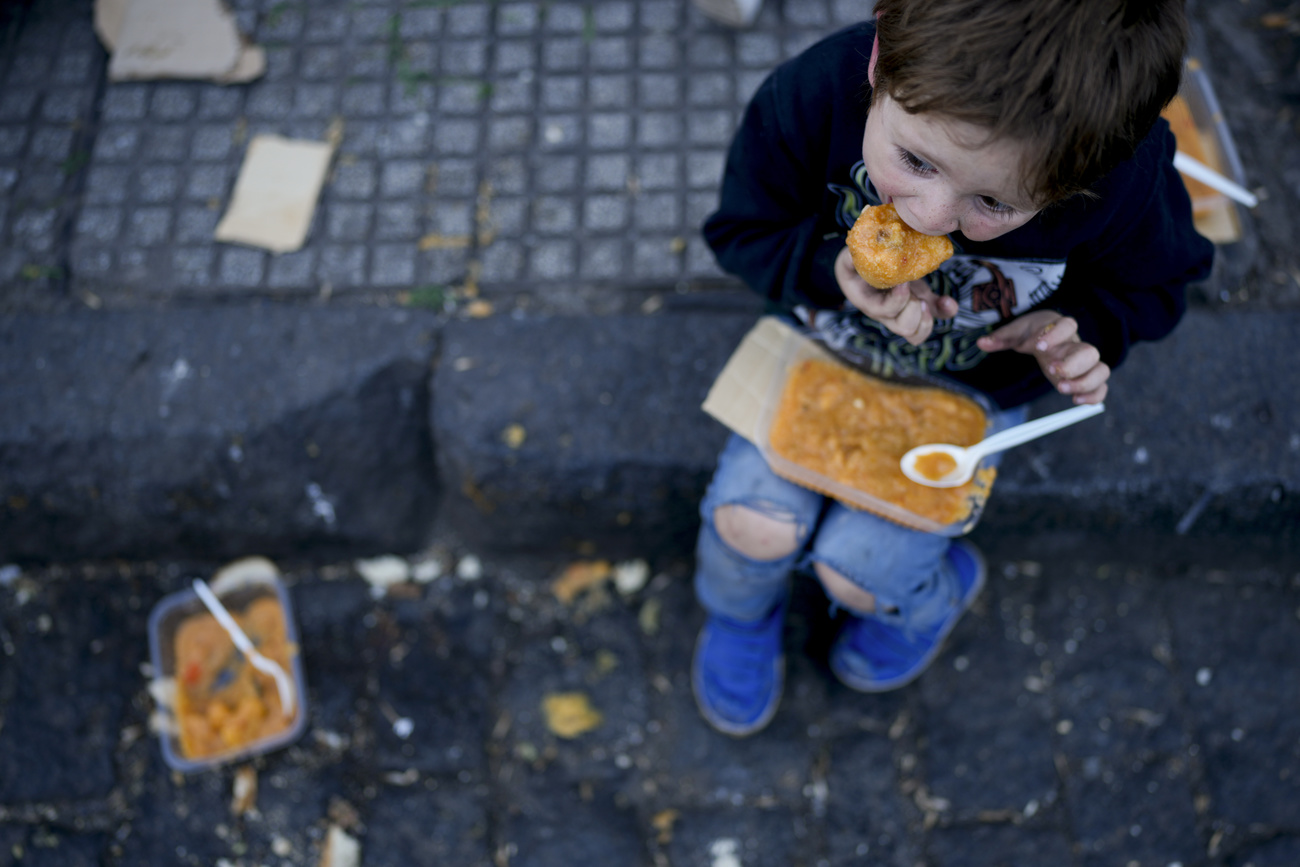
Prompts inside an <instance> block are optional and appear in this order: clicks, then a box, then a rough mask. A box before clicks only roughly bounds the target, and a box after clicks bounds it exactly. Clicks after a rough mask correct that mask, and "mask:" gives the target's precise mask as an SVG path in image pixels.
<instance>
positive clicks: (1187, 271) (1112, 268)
mask: <svg viewBox="0 0 1300 867" xmlns="http://www.w3.org/2000/svg"><path fill="white" fill-rule="evenodd" d="M1174 149H1175V144H1174V137H1173V135H1172V134H1171V133H1170V132H1169V129H1168V126H1167V125H1166V124H1165V122H1164V121H1163V120H1162V121H1159V122H1158V123H1157V125H1156V128H1155V129H1153V130H1152V132H1151V134H1150V135H1148V136H1147V138H1146V139H1145V140H1144V142H1143V143H1142V145H1141V146H1140V147H1139V149H1138V152H1137V153H1136V154H1135V155H1134V157H1133V160H1132V161H1131V162H1130V163H1129V164H1128V169H1127V170H1126V171H1123V172H1119V173H1116V176H1115V177H1112V178H1108V179H1107V180H1106V182H1105V186H1106V188H1107V189H1106V190H1105V191H1104V192H1103V196H1104V197H1106V198H1109V197H1111V196H1114V199H1115V201H1116V206H1115V207H1114V208H1113V209H1112V211H1111V214H1110V219H1109V221H1108V222H1107V225H1106V228H1105V229H1104V230H1103V231H1102V232H1101V233H1099V234H1098V236H1097V237H1096V238H1095V239H1092V240H1090V241H1088V242H1086V243H1084V244H1081V245H1080V246H1079V247H1078V248H1076V249H1075V251H1074V252H1072V253H1071V255H1070V257H1069V261H1068V267H1067V270H1066V277H1065V279H1064V281H1063V282H1062V286H1061V291H1060V293H1059V294H1058V295H1057V296H1056V297H1055V298H1053V299H1052V302H1050V306H1053V307H1055V308H1056V309H1057V310H1059V311H1060V312H1061V313H1064V314H1066V315H1068V316H1073V317H1074V318H1075V319H1076V320H1078V323H1079V337H1080V339H1082V340H1084V341H1086V342H1088V343H1091V344H1092V345H1094V346H1096V347H1097V349H1098V350H1099V351H1100V352H1101V358H1102V360H1103V361H1105V362H1106V363H1107V364H1109V365H1110V366H1111V367H1112V368H1113V367H1117V366H1118V365H1119V364H1120V363H1121V362H1123V360H1124V358H1125V357H1126V356H1127V355H1128V350H1129V347H1130V346H1132V345H1133V344H1134V343H1135V342H1137V341H1141V340H1159V339H1161V338H1163V337H1165V336H1166V335H1168V334H1169V333H1170V332H1171V331H1172V330H1173V329H1174V326H1176V325H1177V324H1178V322H1179V320H1180V319H1181V318H1182V316H1183V314H1184V312H1186V308H1187V301H1186V288H1187V286H1188V284H1190V283H1195V282H1198V281H1201V280H1205V279H1206V278H1207V277H1208V276H1209V274H1210V268H1211V265H1212V264H1213V260H1214V245H1213V244H1211V243H1210V242H1209V241H1207V240H1206V239H1205V238H1203V237H1202V236H1201V235H1199V234H1198V233H1197V231H1196V228H1195V225H1194V224H1193V222H1192V209H1191V200H1190V199H1189V197H1188V195H1187V190H1186V188H1185V187H1184V186H1183V182H1182V179H1181V177H1179V175H1178V172H1177V170H1175V169H1174V167H1173V155H1174Z"/></svg>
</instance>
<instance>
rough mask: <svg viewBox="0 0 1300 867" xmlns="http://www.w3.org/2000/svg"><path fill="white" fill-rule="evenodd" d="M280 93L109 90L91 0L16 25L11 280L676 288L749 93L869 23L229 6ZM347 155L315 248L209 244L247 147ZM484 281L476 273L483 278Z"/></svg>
mask: <svg viewBox="0 0 1300 867" xmlns="http://www.w3.org/2000/svg"><path fill="white" fill-rule="evenodd" d="M231 6H232V8H233V9H234V11H235V13H236V17H237V19H238V21H239V23H240V26H241V28H243V29H244V31H245V32H246V33H248V35H249V36H250V37H251V38H252V39H253V40H255V41H256V42H257V43H258V44H260V45H261V46H263V48H264V49H265V50H266V53H267V61H268V63H267V73H266V75H265V76H264V77H263V78H261V79H260V80H258V81H256V82H254V83H252V84H248V85H239V86H220V85H216V84H210V83H206V82H185V81H161V82H135V83H109V82H107V81H106V80H105V68H106V64H107V56H106V54H105V53H104V51H103V49H102V47H101V46H100V44H99V42H98V40H97V39H96V37H95V35H94V32H93V30H92V27H91V17H92V16H91V7H92V4H91V3H90V0H37V2H35V3H33V4H32V5H31V6H30V8H27V9H26V10H25V11H19V12H14V13H7V14H8V15H9V17H8V18H7V19H6V20H4V21H3V22H0V26H3V27H5V28H7V32H8V33H9V34H10V37H11V39H10V41H11V43H12V44H13V45H14V50H13V51H11V52H8V53H7V54H6V55H5V56H4V57H0V198H3V201H4V206H3V207H0V251H3V252H0V285H3V284H4V283H7V282H11V281H20V280H25V279H36V278H38V277H49V276H57V275H63V276H66V277H67V279H68V280H69V281H70V284H71V286H72V288H73V290H74V291H75V290H78V289H81V290H85V291H91V292H100V293H102V292H110V293H111V292H112V291H114V290H115V289H129V290H133V291H136V292H144V293H149V294H165V293H170V292H175V291H178V290H184V291H191V292H194V293H198V294H208V295H211V294H217V293H223V292H235V293H246V292H274V293H284V292H289V293H293V292H298V293H307V292H318V291H321V289H322V288H323V287H325V286H326V285H327V284H328V288H329V290H330V291H332V292H344V293H347V292H368V291H391V290H393V289H401V288H411V287H418V286H423V285H431V284H439V283H448V282H456V281H458V280H462V279H464V277H465V276H466V274H467V273H469V271H470V269H471V268H472V267H477V269H478V273H479V279H480V281H481V282H482V283H483V285H485V286H486V287H488V288H491V287H492V286H499V287H505V288H512V287H513V288H523V287H529V288H531V289H535V290H544V289H545V287H546V286H547V285H548V284H550V285H555V284H565V285H569V286H572V285H574V284H579V283H626V284H642V285H653V284H673V283H677V282H680V281H683V280H697V279H710V278H717V277H720V276H722V273H721V271H720V270H719V269H718V267H717V265H716V263H715V262H714V261H713V257H712V255H711V254H710V253H709V251H708V250H707V248H706V247H705V245H704V243H703V241H702V240H701V238H700V232H699V229H700V223H701V221H702V220H703V218H704V217H705V216H706V215H707V214H708V213H709V211H710V210H711V209H712V207H713V206H714V204H715V203H716V198H717V188H718V184H719V181H720V178H721V175H722V170H723V165H724V162H725V157H726V149H727V147H728V144H729V142H730V138H731V134H732V132H733V130H734V128H735V125H736V123H737V122H738V120H739V117H740V115H741V112H742V111H743V109H744V105H745V103H746V101H747V100H748V98H749V96H750V95H751V94H752V93H753V91H754V89H755V88H756V87H757V86H758V85H759V83H760V82H761V81H762V79H763V78H764V76H766V74H767V73H768V72H769V71H770V70H771V69H772V68H773V67H774V66H775V65H776V64H778V63H779V62H781V61H782V60H784V59H786V58H787V57H789V56H791V55H792V54H793V53H795V52H797V51H799V50H802V49H803V48H804V47H806V46H807V45H809V44H811V43H812V42H813V41H815V40H816V39H817V38H820V37H821V36H822V35H824V34H826V33H828V32H830V31H832V30H834V29H836V28H838V27H840V26H844V25H846V24H849V23H852V22H853V21H854V20H856V18H857V17H859V16H860V15H861V14H862V8H861V4H860V3H848V2H829V0H786V2H772V0H769V2H768V4H767V6H766V8H764V10H763V12H762V15H761V17H760V19H759V21H758V23H757V24H756V25H755V27H753V28H752V29H750V30H745V31H729V30H725V29H723V28H721V27H719V26H717V25H715V24H713V23H712V22H710V21H708V20H707V19H705V18H704V17H703V16H702V15H700V14H699V12H697V11H696V10H695V9H694V8H693V7H692V6H690V4H689V3H688V2H686V0H648V2H631V0H609V2H587V3H563V2H561V3H542V2H454V3H450V4H429V3H420V2H409V0H408V2H394V0H362V2H355V0H345V2H326V0H313V2H311V3H294V2H282V0H237V2H234V3H232V4H231ZM336 119H338V120H341V121H342V123H343V138H342V144H341V146H340V148H339V151H338V154H337V157H336V159H335V162H334V165H333V168H332V171H331V174H330V176H329V178H328V180H327V183H326V186H325V189H324V190H323V192H322V195H321V199H320V202H319V205H318V207H317V210H316V214H315V217H314V220H313V224H312V228H311V232H310V235H309V238H308V241H307V245H306V247H305V248H304V249H303V250H302V251H300V252H297V253H293V254H286V255H280V256H275V255H272V254H270V253H267V252H263V251H260V250H255V249H249V248H241V247H235V246H231V245H227V244H221V243H217V242H215V241H214V240H213V239H212V230H213V228H214V227H215V225H216V221H217V220H218V219H219V218H220V215H221V214H222V212H223V211H224V209H225V208H226V206H227V204H228V202H229V198H230V195H231V190H232V187H233V185H234V180H235V177H236V175H237V173H238V171H239V166H240V164H241V162H242V160H243V157H244V153H245V151H246V148H247V143H248V141H249V139H250V138H251V137H252V136H254V135H256V134H259V133H275V134H279V135H284V136H290V137H303V138H309V139H322V138H323V137H324V136H325V135H326V131H327V129H328V128H329V126H330V124H331V122H333V121H335V120H336ZM473 263H478V264H477V266H474V264H473Z"/></svg>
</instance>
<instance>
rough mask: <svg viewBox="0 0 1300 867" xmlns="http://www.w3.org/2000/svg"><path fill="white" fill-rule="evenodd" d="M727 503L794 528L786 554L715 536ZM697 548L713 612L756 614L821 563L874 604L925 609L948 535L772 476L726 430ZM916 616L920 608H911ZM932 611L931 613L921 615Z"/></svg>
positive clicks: (698, 575)
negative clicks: (762, 556) (742, 547)
mask: <svg viewBox="0 0 1300 867" xmlns="http://www.w3.org/2000/svg"><path fill="white" fill-rule="evenodd" d="M1026 416H1027V412H1026V410H1025V409H1024V408H1017V409H1014V410H1008V411H1004V412H1000V413H997V414H996V415H995V416H994V417H993V419H992V421H993V427H992V431H997V430H1002V429H1004V428H1006V427H1009V426H1011V425H1013V424H1019V423H1020V422H1022V421H1024V419H1025V418H1026ZM727 505H740V506H747V507H749V508H751V509H753V510H754V511H756V512H759V513H761V514H763V515H766V516H768V517H770V518H775V519H776V520H778V521H781V522H782V523H790V524H792V525H793V526H794V527H795V536H796V540H797V543H798V544H797V546H796V548H795V550H794V552H793V553H791V554H789V555H788V556H785V557H781V558H779V559H775V560H755V559H753V558H750V557H747V556H745V555H744V554H741V553H740V552H739V551H736V550H734V549H732V548H731V547H730V546H728V545H727V544H726V543H725V542H724V541H723V540H722V537H721V536H720V535H719V534H718V530H717V527H716V526H715V524H714V513H715V512H716V511H717V509H718V508H719V507H722V506H727ZM700 517H701V518H702V519H703V524H702V526H701V527H700V535H699V541H698V543H697V545H696V559H695V594H696V597H697V598H698V599H699V601H700V604H701V605H703V606H704V608H705V610H707V611H708V612H709V613H711V614H716V615H721V616H723V617H729V618H731V619H734V620H741V621H754V620H759V619H761V618H762V617H764V616H765V615H767V613H768V612H770V611H771V610H772V608H773V607H774V606H775V605H777V604H778V603H779V602H781V601H783V600H784V599H785V597H786V594H787V592H788V581H789V576H790V573H791V572H792V571H793V570H794V569H796V568H806V567H808V566H811V565H812V564H814V563H823V564H825V565H826V566H828V567H830V568H831V569H833V570H834V571H836V572H838V573H839V574H840V575H842V576H844V577H845V578H847V579H848V580H849V581H851V582H852V583H853V584H854V585H856V586H857V587H860V588H861V589H863V590H865V591H867V592H868V593H870V594H872V595H873V596H874V597H875V599H876V607H877V610H884V611H899V612H900V613H901V614H902V616H903V618H904V619H905V620H907V619H909V610H910V609H915V608H917V607H918V606H919V607H921V608H925V609H929V608H931V607H932V605H933V600H930V599H929V598H928V597H929V596H931V595H935V594H934V593H931V592H928V591H927V589H926V588H935V592H936V593H937V591H938V588H939V587H942V586H946V585H947V584H948V583H951V580H953V576H949V575H948V574H947V571H948V570H951V566H949V564H948V561H947V559H946V558H945V556H944V555H945V554H946V553H947V551H948V546H949V544H951V539H949V538H948V537H947V536H939V535H936V534H933V533H926V532H923V531H920V530H912V529H909V528H907V527H903V526H901V525H899V524H895V523H894V522H893V521H889V520H886V519H884V518H879V517H876V516H875V515H873V514H871V513H870V512H862V511H858V510H856V509H851V508H849V507H847V506H845V505H843V504H841V503H839V502H836V501H835V500H833V499H830V498H829V497H825V496H823V495H822V494H819V493H817V492H815V491H810V490H808V489H807V488H803V487H800V486H799V485H796V484H794V483H793V482H788V481H786V480H785V479H783V478H781V477H780V476H778V475H776V474H775V473H773V472H772V471H771V470H770V469H769V468H768V466H767V461H765V460H764V459H763V455H762V454H761V453H760V452H759V450H758V449H757V448H756V447H755V446H754V445H753V444H752V443H750V442H749V441H748V440H746V439H745V438H744V437H741V436H739V435H736V434H733V435H732V436H731V438H730V439H729V440H728V441H727V445H726V447H725V448H723V450H722V454H721V455H719V457H718V467H717V469H716V470H715V471H714V474H713V481H712V482H711V483H710V484H709V489H708V491H707V492H706V493H705V495H704V499H703V501H702V502H701V503H700ZM918 613H919V612H918ZM930 616H933V615H931V614H929V613H927V615H926V619H929V617H930Z"/></svg>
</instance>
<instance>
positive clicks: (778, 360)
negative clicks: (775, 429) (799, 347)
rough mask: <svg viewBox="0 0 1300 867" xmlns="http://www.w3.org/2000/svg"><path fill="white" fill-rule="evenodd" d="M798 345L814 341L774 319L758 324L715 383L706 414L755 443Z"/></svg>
mask: <svg viewBox="0 0 1300 867" xmlns="http://www.w3.org/2000/svg"><path fill="white" fill-rule="evenodd" d="M798 343H809V344H811V343H812V341H810V340H809V339H808V338H806V337H804V336H803V335H802V334H800V333H799V332H798V331H796V330H795V329H794V328H792V327H791V326H789V325H787V324H786V323H785V322H783V321H781V320H780V319H777V318H776V317H774V316H764V317H763V318H762V319H760V320H758V322H757V324H755V325H754V327H753V328H751V329H750V330H749V333H748V334H746V335H745V337H744V339H742V340H741V341H740V345H739V346H738V347H736V351H735V352H733V353H732V354H731V358H729V359H727V363H726V365H725V366H724V367H723V368H722V373H720V374H718V378H717V379H715V380H714V381H713V385H712V386H711V387H710V388H709V393H708V395H707V396H706V397H705V398H704V404H703V409H704V411H705V412H707V413H708V414H709V415H711V416H713V417H714V418H716V419H717V420H718V421H720V422H722V423H723V424H725V425H726V426H727V427H729V428H731V429H732V430H733V431H735V432H736V433H738V434H740V435H741V436H743V437H745V438H746V439H748V440H749V441H750V442H755V441H756V440H757V427H758V422H759V419H760V418H761V417H762V415H763V407H764V406H765V405H766V403H767V401H768V397H769V395H770V393H771V391H772V384H773V380H775V378H776V377H777V376H779V375H780V374H781V372H782V368H781V364H782V359H784V358H785V357H786V355H787V353H788V352H789V350H790V349H791V348H792V347H793V346H794V345H796V344H798ZM828 354H829V353H828Z"/></svg>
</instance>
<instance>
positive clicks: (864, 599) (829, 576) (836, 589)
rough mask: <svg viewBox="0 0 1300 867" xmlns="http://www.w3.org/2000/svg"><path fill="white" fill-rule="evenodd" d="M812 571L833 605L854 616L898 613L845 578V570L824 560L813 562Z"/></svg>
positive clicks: (892, 606) (893, 607) (896, 609)
mask: <svg viewBox="0 0 1300 867" xmlns="http://www.w3.org/2000/svg"><path fill="white" fill-rule="evenodd" d="M813 571H814V572H815V573H816V575H817V580H819V581H821V584H822V588H823V589H824V590H825V591H826V595H827V596H829V597H830V598H831V603H832V604H834V605H839V606H841V607H842V608H846V609H848V610H849V611H852V612H854V613H855V614H872V613H875V612H877V611H879V612H881V613H884V614H894V613H897V611H898V608H897V607H896V606H894V605H892V604H881V601H880V599H879V598H878V597H877V595H876V594H875V593H873V592H871V591H870V590H867V589H866V588H864V587H862V586H861V585H860V584H858V583H857V582H856V581H853V580H852V579H850V578H848V577H846V574H847V573H846V570H843V569H839V568H837V567H835V566H832V565H831V564H830V563H828V562H826V561H825V560H821V559H818V560H815V561H814V563H813Z"/></svg>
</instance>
